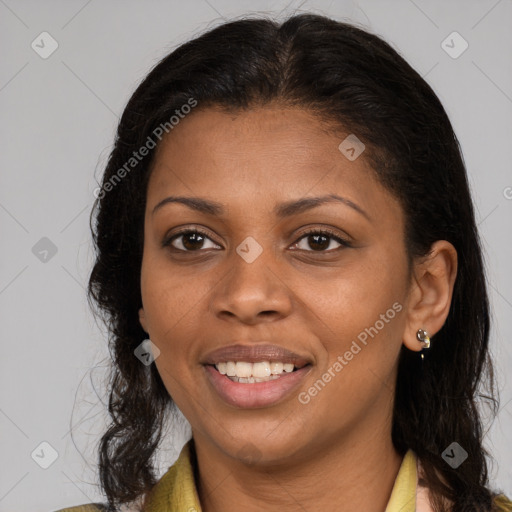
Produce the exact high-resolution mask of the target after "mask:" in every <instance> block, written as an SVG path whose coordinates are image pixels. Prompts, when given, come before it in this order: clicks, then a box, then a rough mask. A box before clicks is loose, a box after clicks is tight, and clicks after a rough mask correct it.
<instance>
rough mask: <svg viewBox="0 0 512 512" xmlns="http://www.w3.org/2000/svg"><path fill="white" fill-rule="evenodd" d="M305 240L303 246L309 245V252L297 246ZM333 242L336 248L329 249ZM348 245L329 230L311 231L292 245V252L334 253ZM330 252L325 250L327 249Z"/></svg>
mask: <svg viewBox="0 0 512 512" xmlns="http://www.w3.org/2000/svg"><path fill="white" fill-rule="evenodd" d="M303 240H305V244H304V245H306V244H307V245H309V247H311V248H312V251H311V250H308V249H305V248H304V247H299V244H300V243H301V242H302V241H303ZM332 242H335V243H337V244H338V247H334V248H332V247H331V243H332ZM350 246H351V245H350V243H349V242H348V241H347V240H345V239H343V238H341V237H340V236H339V235H337V234H336V233H334V232H333V231H331V230H329V229H311V230H309V231H306V233H304V234H303V235H302V236H301V237H300V238H299V240H298V241H297V242H295V244H294V245H293V248H294V250H296V249H299V250H301V251H307V252H334V251H336V250H337V249H339V248H340V247H350ZM329 248H330V250H327V249H329Z"/></svg>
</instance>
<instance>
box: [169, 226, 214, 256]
mask: <svg viewBox="0 0 512 512" xmlns="http://www.w3.org/2000/svg"><path fill="white" fill-rule="evenodd" d="M206 240H209V241H210V242H211V243H212V244H213V246H211V247H205V246H204V244H205V241H206ZM175 241H176V242H177V243H176V245H175V244H174V242H175ZM162 246H163V247H168V246H171V247H172V248H174V249H176V250H178V251H182V252H197V251H198V250H200V249H218V248H220V246H219V245H217V244H216V243H215V242H213V240H212V239H211V238H210V237H209V236H208V235H207V234H206V233H205V232H204V231H201V230H200V229H186V230H182V231H180V232H179V233H175V234H174V235H172V236H171V237H170V238H167V239H165V240H164V241H163V243H162Z"/></svg>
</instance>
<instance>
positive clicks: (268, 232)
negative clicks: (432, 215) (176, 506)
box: [140, 106, 409, 462]
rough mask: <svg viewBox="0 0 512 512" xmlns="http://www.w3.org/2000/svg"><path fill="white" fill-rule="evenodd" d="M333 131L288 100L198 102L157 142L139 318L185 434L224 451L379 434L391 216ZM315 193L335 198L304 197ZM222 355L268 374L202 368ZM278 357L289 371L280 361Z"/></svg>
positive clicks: (398, 230)
mask: <svg viewBox="0 0 512 512" xmlns="http://www.w3.org/2000/svg"><path fill="white" fill-rule="evenodd" d="M348 135H349V133H343V132H342V131H338V133H335V132H334V131H332V130H331V131H327V130H325V126H324V125H322V124H321V122H320V121H319V120H318V118H316V117H314V116H313V115H311V114H309V113H308V112H306V111H302V110H298V109H291V108H280V107H277V106H273V107H265V108H263V107H262V108H255V109H253V110H251V111H247V112H240V113H236V114H227V113H223V112H221V111H220V110H216V109H205V110H202V111H201V110H197V111H195V112H194V113H192V114H190V115H189V116H188V117H186V118H185V119H183V120H182V121H181V122H180V123H179V125H177V126H176V127H175V128H174V129H173V131H172V132H171V133H170V134H169V135H168V136H167V138H166V139H164V140H163V142H162V144H161V146H160V147H159V149H158V152H157V154H156V158H155V162H154V168H153V171H152V175H151V177H150V180H149V185H148V191H147V208H146V215H145V236H144V256H143V262H142V277H141V287H142V299H143V309H141V311H140V319H141V324H142V325H143V327H144V329H145V330H146V331H147V332H148V333H149V335H150V338H151V340H152V342H153V343H154V344H155V345H157V347H158V348H159V349H160V352H161V353H160V355H159V357H158V358H157V359H156V365H157V368H158V371H159V373H160V375H161V377H162V380H163V382H164V384H165V386H166V388H167V390H168V392H169V394H170V395H171V397H172V399H173V400H174V401H175V403H176V404H177V405H178V407H179V408H180V409H181V411H182V412H183V414H184V415H185V416H186V418H187V419H188V420H189V422H190V423H191V425H192V429H193V434H194V437H195V438H196V439H199V438H200V439H201V440H202V441H204V442H207V443H209V444H210V446H214V447H215V448H216V449H218V450H221V451H222V452H223V453H224V454H226V455H229V456H232V457H235V458H239V459H241V460H243V459H244V458H246V457H247V456H248V455H249V457H253V459H254V460H256V459H260V461H261V462H270V461H278V460H286V459H288V460H291V459H293V458H299V457H308V456H311V455H312V454H318V453H319V450H320V451H321V450H327V449H331V447H332V446H333V444H334V443H337V442H342V441H343V440H347V439H349V438H355V437H357V436H366V438H367V439H372V438H375V437H379V436H387V437H388V436H389V435H390V425H391V410H392V400H393V395H394V379H395V375H396V368H397V359H398V355H399V350H400V347H401V343H402V336H403V333H404V326H405V324H406V318H405V317H406V314H407V308H406V298H407V294H408V290H409V273H408V265H407V258H406V250H405V246H404V218H403V212H402V209H401V207H400V205H399V204H398V202H397V201H396V200H395V199H394V198H393V197H392V196H391V195H390V193H389V192H387V191H386V189H385V188H384V187H383V186H382V185H380V184H379V182H378V181H377V180H376V179H375V178H374V176H373V174H372V172H371V170H370V168H369V166H368V165H369V164H368V163H367V161H366V158H365V156H366V155H365V153H364V152H363V153H362V154H361V155H360V156H359V157H358V158H356V159H355V160H354V159H353V156H354V155H357V151H358V150H360V149H361V147H356V148H355V151H354V152H353V151H351V149H350V148H351V147H353V146H350V140H351V139H349V141H347V142H346V143H345V144H346V146H343V148H344V151H343V152H342V151H341V150H340V149H338V146H339V145H340V143H341V142H342V141H343V140H344V139H345V138H346V137H347V136H348ZM355 135H356V136H357V134H355ZM347 156H348V157H350V159H349V158H347ZM171 196H173V197H175V198H176V197H181V198H186V199H187V200H188V203H187V204H185V203H184V202H180V201H171V200H169V199H168V198H170V197H171ZM329 196H330V197H338V198H341V199H338V200H336V199H332V200H327V199H326V200H322V201H321V200H318V201H312V198H328V197H329ZM166 199H167V201H166ZM305 199H307V200H309V201H308V202H304V200H305ZM202 201H204V202H212V203H215V204H214V205H213V206H208V205H204V204H203V203H202ZM295 203H297V204H296V205H295V206H294V204H295ZM325 229H327V230H329V232H330V233H327V234H324V235H322V233H321V231H322V230H325ZM183 230H186V231H190V232H192V233H190V232H189V233H188V234H186V233H185V234H183V233H181V234H179V232H180V231H183ZM197 231H199V232H200V233H197ZM319 231H320V233H319ZM194 232H195V233H194ZM337 237H338V238H339V239H341V240H342V242H340V241H339V240H338V239H337ZM269 346H273V347H269ZM221 349H228V351H227V352H225V353H224V354H220V353H217V355H215V354H214V351H217V350H221ZM244 349H247V351H245V352H244ZM280 350H284V351H290V352H292V353H294V354H296V357H295V359H294V358H293V357H291V356H290V357H287V356H286V355H284V354H283V353H280V352H279V351H280ZM228 361H232V362H234V363H236V362H237V361H238V362H240V363H241V364H238V365H237V364H235V365H233V364H227V365H226V367H223V366H222V365H221V366H220V367H219V369H221V370H222V371H223V372H225V371H228V373H233V367H234V369H235V371H236V372H237V375H239V376H240V375H249V374H251V373H250V372H254V373H256V374H257V375H267V374H268V372H269V370H268V368H270V372H272V371H274V372H277V373H275V375H279V376H278V377H275V376H274V377H272V378H271V379H270V380H267V379H265V381H263V382H250V381H249V382H243V381H242V382H234V381H233V380H232V379H231V378H229V377H228V376H227V375H223V374H221V372H219V371H218V370H217V369H215V366H211V364H212V363H226V362H228ZM264 361H268V362H269V363H270V365H269V366H267V365H266V364H260V365H247V364H242V363H243V362H246V363H251V362H260V363H263V362H264ZM287 361H288V363H290V362H292V363H295V365H296V366H297V367H303V368H302V369H301V370H299V371H295V372H291V373H289V372H286V371H283V373H279V372H280V371H281V370H282V369H283V368H284V369H286V367H285V366H280V365H279V363H286V362H287ZM207 363H208V364H207ZM274 363H277V364H274ZM306 363H307V365H306V366H304V365H305V364H306ZM226 368H227V369H226ZM288 369H290V367H288ZM243 372H249V373H246V374H244V373H243ZM260 372H262V373H260ZM254 373H253V375H254ZM267 378H268V377H267ZM254 452H256V453H254Z"/></svg>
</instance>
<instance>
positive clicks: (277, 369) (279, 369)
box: [270, 361, 283, 375]
mask: <svg viewBox="0 0 512 512" xmlns="http://www.w3.org/2000/svg"><path fill="white" fill-rule="evenodd" d="M270 371H271V372H272V375H280V374H281V373H283V363H276V362H275V361H274V362H273V363H270Z"/></svg>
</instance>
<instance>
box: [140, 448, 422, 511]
mask: <svg viewBox="0 0 512 512" xmlns="http://www.w3.org/2000/svg"><path fill="white" fill-rule="evenodd" d="M192 442H193V441H192V440H190V441H189V442H188V443H187V444H185V446H184V447H183V449H182V450H181V453H180V456H179V457H178V460H177V461H176V462H175V463H174V464H173V465H172V466H171V467H170V468H169V470H168V471H167V473H165V474H164V475H163V476H162V478H161V479H160V480H159V481H158V483H157V484H156V485H155V487H154V488H153V491H152V493H151V501H150V503H149V508H148V511H149V512H171V511H175V510H183V511H194V512H201V506H200V504H199V496H198V495H197V489H196V486H195V480H194V471H193V468H192V462H191V444H192ZM416 483H417V474H416V456H415V455H414V453H413V452H412V451H411V450H409V451H408V452H407V453H406V454H405V457H404V459H403V461H402V465H401V466H400V470H399V472H398V476H397V477H396V480H395V485H394V486H393V491H392V492H391V497H390V500H389V502H388V506H387V507H386V512H414V511H415V507H416Z"/></svg>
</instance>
